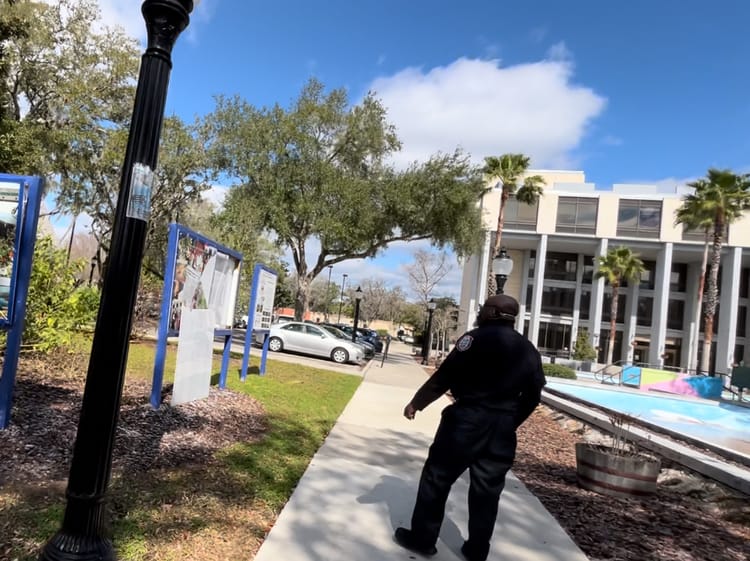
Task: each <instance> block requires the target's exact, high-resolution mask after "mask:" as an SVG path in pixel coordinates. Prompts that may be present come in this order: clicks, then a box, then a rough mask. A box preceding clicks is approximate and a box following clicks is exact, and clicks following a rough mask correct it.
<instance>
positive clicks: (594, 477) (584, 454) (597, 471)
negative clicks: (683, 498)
mask: <svg viewBox="0 0 750 561" xmlns="http://www.w3.org/2000/svg"><path fill="white" fill-rule="evenodd" d="M576 464H577V468H578V484H579V485H580V486H581V487H583V488H584V489H589V490H591V491H596V492H597V493H602V494H604V495H611V496H614V497H622V498H637V497H644V496H647V495H651V494H653V493H654V492H655V491H656V479H657V477H658V476H659V470H660V469H661V460H659V459H658V458H652V457H651V456H645V455H642V454H635V455H626V456H622V455H618V454H615V453H614V451H613V450H612V448H610V447H608V446H602V445H597V444H589V443H587V442H579V443H577V444H576Z"/></svg>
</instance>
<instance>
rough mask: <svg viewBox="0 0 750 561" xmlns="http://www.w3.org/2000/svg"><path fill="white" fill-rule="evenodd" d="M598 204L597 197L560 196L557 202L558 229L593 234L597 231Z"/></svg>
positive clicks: (559, 230)
mask: <svg viewBox="0 0 750 561" xmlns="http://www.w3.org/2000/svg"><path fill="white" fill-rule="evenodd" d="M597 205H598V200H597V199H589V198H579V197H560V199H559V201H558V203H557V226H556V231H558V232H571V233H575V234H593V233H594V232H596V211H597Z"/></svg>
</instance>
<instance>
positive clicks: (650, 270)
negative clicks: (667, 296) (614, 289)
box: [638, 261, 656, 290]
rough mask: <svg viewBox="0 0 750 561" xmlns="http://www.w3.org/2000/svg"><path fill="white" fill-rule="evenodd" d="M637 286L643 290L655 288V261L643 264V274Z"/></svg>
mask: <svg viewBox="0 0 750 561" xmlns="http://www.w3.org/2000/svg"><path fill="white" fill-rule="evenodd" d="M638 286H639V287H641V288H643V289H645V290H653V289H654V287H655V286H656V261H644V262H643V272H642V273H641V280H640V283H639V284H638Z"/></svg>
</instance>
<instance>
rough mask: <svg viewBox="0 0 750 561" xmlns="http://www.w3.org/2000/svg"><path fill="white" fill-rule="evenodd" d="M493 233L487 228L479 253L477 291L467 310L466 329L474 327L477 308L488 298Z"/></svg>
mask: <svg viewBox="0 0 750 561" xmlns="http://www.w3.org/2000/svg"><path fill="white" fill-rule="evenodd" d="M492 233H493V232H491V231H490V230H485V232H484V245H483V246H482V253H481V254H480V255H479V259H477V278H476V292H474V295H473V298H471V299H469V309H468V310H466V318H465V319H466V325H465V326H464V327H465V330H466V331H469V330H470V329H474V320H475V319H476V316H477V310H478V309H479V306H481V305H482V304H484V301H485V300H486V299H487V276H488V275H489V274H490V241H491V239H492Z"/></svg>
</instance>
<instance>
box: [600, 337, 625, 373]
mask: <svg viewBox="0 0 750 561" xmlns="http://www.w3.org/2000/svg"><path fill="white" fill-rule="evenodd" d="M608 343H609V329H602V330H601V331H600V332H599V357H598V358H597V361H598V362H601V363H602V364H603V363H604V361H605V360H607V345H608ZM621 356H622V331H615V348H614V352H613V353H612V360H613V361H614V362H617V361H618V360H620V357H621Z"/></svg>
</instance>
